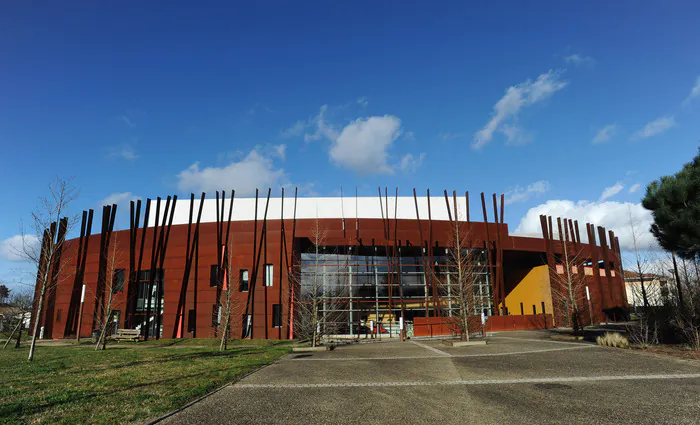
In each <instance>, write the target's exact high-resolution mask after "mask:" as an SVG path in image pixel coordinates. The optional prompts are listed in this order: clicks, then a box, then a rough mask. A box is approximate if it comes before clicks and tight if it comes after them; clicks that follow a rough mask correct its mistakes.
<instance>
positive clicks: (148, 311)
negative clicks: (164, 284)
mask: <svg viewBox="0 0 700 425" xmlns="http://www.w3.org/2000/svg"><path fill="white" fill-rule="evenodd" d="M159 219H160V197H158V198H156V220H155V221H154V223H153V243H152V244H151V267H150V269H149V273H148V286H147V288H148V289H147V290H146V294H145V297H144V299H145V301H146V316H145V317H144V323H143V325H142V327H144V328H145V330H144V333H143V339H144V341H148V337H149V334H150V329H149V328H150V326H151V323H150V320H151V301H152V299H153V297H152V294H151V291H152V290H153V279H154V278H155V273H156V271H155V265H156V242H157V240H158V221H159Z"/></svg>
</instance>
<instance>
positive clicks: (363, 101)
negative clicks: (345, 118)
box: [357, 96, 369, 108]
mask: <svg viewBox="0 0 700 425" xmlns="http://www.w3.org/2000/svg"><path fill="white" fill-rule="evenodd" d="M357 104H358V105H360V106H362V107H363V108H364V107H366V106H367V105H368V104H369V101H368V100H367V98H366V97H365V96H362V97H360V98H358V99H357Z"/></svg>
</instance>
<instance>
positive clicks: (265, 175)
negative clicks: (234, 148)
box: [177, 149, 287, 196]
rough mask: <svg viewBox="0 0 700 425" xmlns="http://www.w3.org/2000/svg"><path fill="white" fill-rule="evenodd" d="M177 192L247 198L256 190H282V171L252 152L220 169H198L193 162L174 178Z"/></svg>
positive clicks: (284, 175)
mask: <svg viewBox="0 0 700 425" xmlns="http://www.w3.org/2000/svg"><path fill="white" fill-rule="evenodd" d="M177 178H178V180H179V181H178V184H177V186H178V188H179V189H180V190H182V191H195V192H200V191H204V192H207V191H210V192H211V191H214V190H220V189H228V188H233V189H235V190H236V194H237V195H240V196H250V195H252V194H254V193H255V189H256V188H267V187H274V186H282V185H284V184H286V182H287V176H286V174H285V173H284V170H283V169H277V168H275V165H274V163H273V161H272V159H270V158H269V157H265V156H263V155H261V154H260V153H259V152H258V150H257V149H253V150H251V151H250V153H248V155H246V157H245V158H243V159H241V160H240V161H237V162H236V161H233V162H231V163H230V164H228V165H226V166H224V167H206V168H203V169H202V168H200V167H199V163H198V162H196V163H194V164H192V165H191V166H189V167H188V168H187V169H185V170H183V171H181V172H180V173H179V174H178V175H177Z"/></svg>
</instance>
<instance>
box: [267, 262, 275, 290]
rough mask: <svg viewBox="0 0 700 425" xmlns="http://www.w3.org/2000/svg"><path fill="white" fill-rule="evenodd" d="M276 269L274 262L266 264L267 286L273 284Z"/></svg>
mask: <svg viewBox="0 0 700 425" xmlns="http://www.w3.org/2000/svg"><path fill="white" fill-rule="evenodd" d="M273 278H274V269H273V267H272V264H265V286H272V281H273Z"/></svg>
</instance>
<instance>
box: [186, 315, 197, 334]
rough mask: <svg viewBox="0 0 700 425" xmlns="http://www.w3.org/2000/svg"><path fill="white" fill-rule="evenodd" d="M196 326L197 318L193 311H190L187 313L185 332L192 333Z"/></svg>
mask: <svg viewBox="0 0 700 425" xmlns="http://www.w3.org/2000/svg"><path fill="white" fill-rule="evenodd" d="M196 326H197V316H196V315H195V312H194V310H190V311H189V312H188V313H187V332H194V328H195V327H196Z"/></svg>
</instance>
